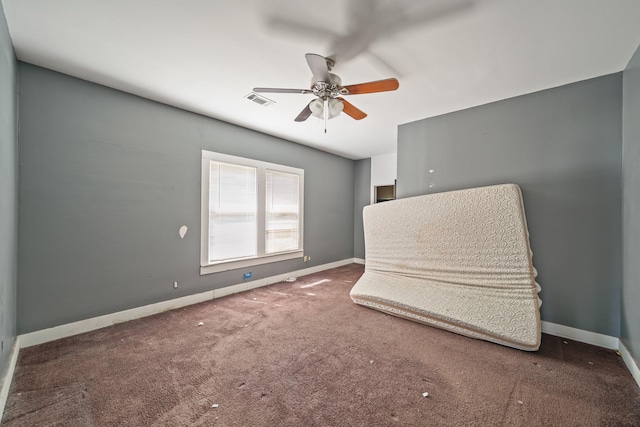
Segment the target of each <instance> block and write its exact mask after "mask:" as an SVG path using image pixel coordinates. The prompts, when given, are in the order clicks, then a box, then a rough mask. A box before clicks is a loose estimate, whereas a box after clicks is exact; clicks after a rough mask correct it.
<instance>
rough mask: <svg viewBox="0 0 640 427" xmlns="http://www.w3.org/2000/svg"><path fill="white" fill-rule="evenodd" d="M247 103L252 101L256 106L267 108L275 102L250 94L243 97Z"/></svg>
mask: <svg viewBox="0 0 640 427" xmlns="http://www.w3.org/2000/svg"><path fill="white" fill-rule="evenodd" d="M245 98H247V99H248V100H249V101H253V102H255V103H256V104H258V105H262V106H263V107H268V106H269V105H271V104H275V101H272V100H270V99H269V98H265V97H264V96H261V95H258V94H257V93H255V92H250V93H249V95H247V96H245Z"/></svg>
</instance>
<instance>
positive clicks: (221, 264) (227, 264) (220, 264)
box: [200, 250, 304, 276]
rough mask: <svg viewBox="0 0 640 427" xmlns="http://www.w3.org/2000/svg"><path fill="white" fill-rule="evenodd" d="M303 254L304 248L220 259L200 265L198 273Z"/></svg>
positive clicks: (230, 268) (258, 263)
mask: <svg viewBox="0 0 640 427" xmlns="http://www.w3.org/2000/svg"><path fill="white" fill-rule="evenodd" d="M303 256H304V250H300V251H293V252H285V253H280V254H272V255H263V256H259V257H252V258H243V259H239V260H235V261H220V262H216V263H212V264H210V265H203V266H202V267H200V275H201V276H202V275H205V274H211V273H217V272H220V271H228V270H236V269H238V268H249V267H253V266H254V265H261V264H269V263H272V262H279V261H287V260H290V259H296V258H302V257H303Z"/></svg>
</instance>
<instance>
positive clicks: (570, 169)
mask: <svg viewBox="0 0 640 427" xmlns="http://www.w3.org/2000/svg"><path fill="white" fill-rule="evenodd" d="M621 97H622V74H621V73H618V74H613V75H608V76H603V77H599V78H596V79H592V80H587V81H583V82H578V83H574V84H570V85H566V86H562V87H559V88H554V89H550V90H546V91H542V92H537V93H533V94H529V95H525V96H520V97H517V98H512V99H508V100H504V101H500V102H496V103H492V104H488V105H483V106H480V107H476V108H471V109H468V110H464V111H459V112H455V113H451V114H447V115H444V116H440V117H434V118H429V119H425V120H421V121H418V122H414V123H409V124H406V125H402V126H400V128H399V141H398V190H397V191H398V197H408V196H413V195H418V194H426V193H431V192H440V191H447V190H453V189H460V188H468V187H476V186H483V185H490V184H498V183H507V182H513V183H516V184H518V185H520V187H521V188H522V192H523V197H524V203H525V209H526V215H527V221H528V226H529V231H530V233H531V236H530V241H531V247H532V249H533V263H534V265H535V266H536V268H537V270H538V273H539V274H538V282H539V283H540V285H541V286H542V292H541V294H540V297H541V298H542V301H543V303H542V308H541V313H542V319H543V320H546V321H549V322H553V323H558V324H561V325H566V326H571V327H575V328H579V329H583V330H587V331H593V332H598V333H602V334H606V335H611V336H616V337H617V336H619V334H620V304H621V303H620V293H621V271H622V267H621V237H620V235H621V184H620V182H621V150H622V143H621V141H622V98H621ZM429 170H433V171H434V172H433V173H429ZM430 183H433V184H434V186H433V187H432V188H430V187H429V184H430Z"/></svg>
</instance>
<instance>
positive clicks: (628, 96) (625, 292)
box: [620, 48, 640, 361]
mask: <svg viewBox="0 0 640 427" xmlns="http://www.w3.org/2000/svg"><path fill="white" fill-rule="evenodd" d="M622 99H623V104H622V105H623V108H622V110H623V113H622V135H623V136H622V248H623V250H622V324H621V325H620V338H621V339H622V342H623V343H624V345H625V346H626V347H627V349H628V350H629V351H630V352H631V354H632V355H633V357H634V359H635V360H636V361H640V310H639V309H638V308H639V307H640V48H638V50H636V53H635V54H634V55H633V58H631V61H630V62H629V65H628V66H627V69H626V70H625V71H624V74H623V90H622Z"/></svg>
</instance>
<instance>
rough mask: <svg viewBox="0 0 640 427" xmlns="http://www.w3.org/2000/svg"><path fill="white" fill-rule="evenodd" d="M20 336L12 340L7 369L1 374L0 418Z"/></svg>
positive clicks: (15, 360)
mask: <svg viewBox="0 0 640 427" xmlns="http://www.w3.org/2000/svg"><path fill="white" fill-rule="evenodd" d="M20 348H21V347H20V337H19V336H18V337H16V339H15V340H14V341H13V347H12V348H11V354H9V363H8V366H7V370H6V371H5V373H4V375H3V376H2V387H0V419H2V414H3V413H4V406H5V405H6V403H7V398H8V397H9V389H10V388H11V381H12V380H13V372H14V371H15V369H16V363H18V353H19V352H20Z"/></svg>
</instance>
